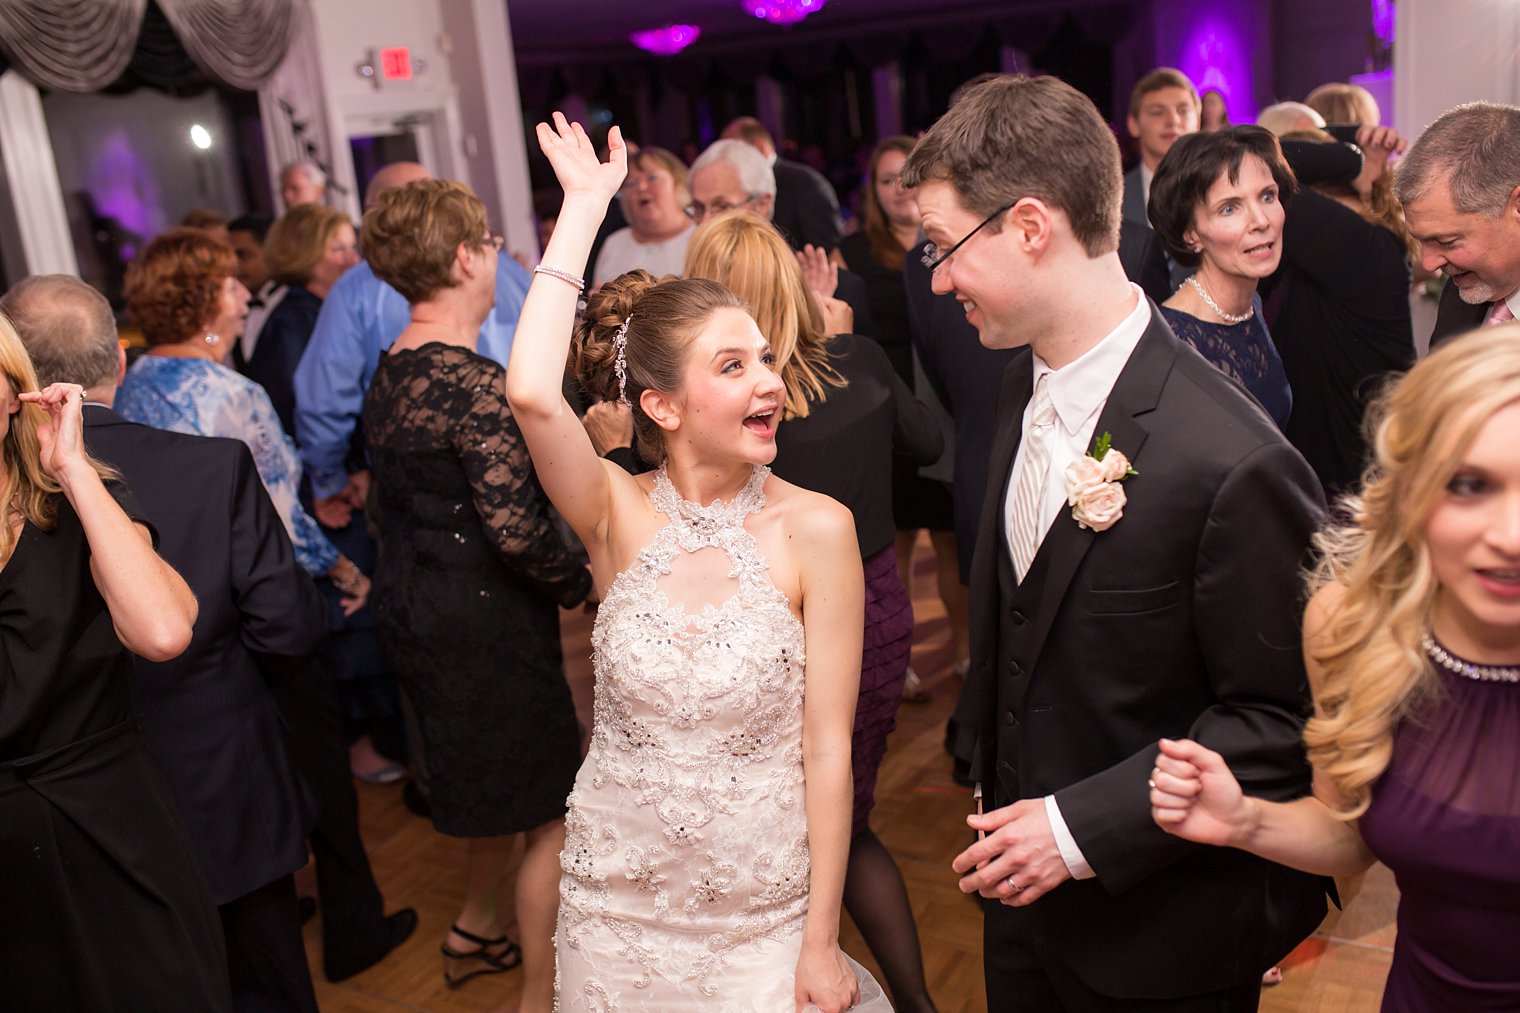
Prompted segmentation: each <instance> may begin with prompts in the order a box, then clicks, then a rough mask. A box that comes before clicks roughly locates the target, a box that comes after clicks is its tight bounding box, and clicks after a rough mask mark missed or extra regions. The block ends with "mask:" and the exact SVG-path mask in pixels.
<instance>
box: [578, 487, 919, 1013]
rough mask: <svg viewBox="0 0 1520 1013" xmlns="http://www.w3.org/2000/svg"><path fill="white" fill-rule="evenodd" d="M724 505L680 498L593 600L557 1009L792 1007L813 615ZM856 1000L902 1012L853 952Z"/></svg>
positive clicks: (625, 1012)
mask: <svg viewBox="0 0 1520 1013" xmlns="http://www.w3.org/2000/svg"><path fill="white" fill-rule="evenodd" d="M769 474H770V469H768V468H763V467H762V468H756V469H755V471H754V474H753V475H752V476H751V477H750V480H749V482H748V483H747V484H746V485H745V486H744V488H743V489H742V490H741V491H740V492H739V494H738V495H737V496H736V497H735V498H734V499H733V500H732V501H731V502H727V503H725V502H722V501H714V502H713V503H712V504H710V505H708V506H699V505H697V504H694V503H689V502H686V501H684V500H682V499H681V498H680V496H679V495H678V494H677V493H676V490H675V487H674V486H673V485H671V483H670V480H669V478H668V477H667V476H666V474H665V471H664V469H663V468H662V469H661V470H660V471H659V472H658V473H656V475H655V480H654V486H653V488H652V489H651V491H650V494H649V495H650V501H651V502H652V503H653V505H654V506H655V508H656V509H657V510H659V511H660V512H661V513H663V514H664V515H665V517H666V521H667V523H666V525H665V526H664V527H663V528H661V529H660V530H659V531H657V532H656V533H655V535H654V537H653V538H652V539H651V540H650V542H649V544H648V545H647V546H645V548H644V549H643V550H642V551H641V552H640V553H639V555H638V558H637V559H636V560H635V561H634V563H633V565H631V566H630V567H629V568H628V569H627V570H624V571H623V572H622V573H620V574H618V576H617V578H616V579H615V580H614V581H613V582H612V587H611V588H610V589H609V590H608V592H607V595H606V598H605V599H604V600H603V602H602V604H601V606H600V608H599V609H598V613H597V619H596V626H595V629H594V631H593V633H592V638H591V642H592V647H593V662H594V665H595V671H596V692H595V704H594V711H593V714H594V717H593V726H592V734H591V749H590V752H589V755H588V756H587V757H586V761H585V763H584V764H583V765H582V766H581V769H580V773H579V775H578V776H577V777H576V782H575V788H574V790H573V791H571V793H570V799H569V814H568V815H567V816H566V818H565V849H564V852H563V853H562V855H561V865H562V867H563V869H564V875H563V877H562V879H561V881H560V915H559V928H558V932H557V934H556V938H555V948H556V953H557V960H558V965H557V969H556V993H557V995H558V1008H559V1009H560V1010H563V1011H570V1010H589V1011H597V1013H610V1011H614V1010H616V1011H619V1013H633V1011H640V1013H654V1011H659V1013H680V1011H685V1010H690V1011H697V1010H701V1011H704V1013H793V1011H794V1010H795V1005H794V1003H793V986H794V971H795V969H796V963H797V956H798V953H799V951H800V948H801V942H802V929H803V923H804V919H805V918H806V915H807V904H808V875H809V869H810V862H809V852H808V839H807V806H806V793H805V786H804V783H803V771H802V700H803V674H804V665H805V661H806V656H805V652H804V640H803V627H802V623H801V621H800V620H798V618H797V616H796V615H794V614H793V613H792V610H791V608H790V605H789V603H788V601H787V598H786V595H785V594H783V593H782V592H781V590H780V589H779V588H777V587H776V585H775V584H773V583H772V582H771V579H770V576H769V574H768V568H767V564H766V561H765V558H764V556H763V555H762V554H761V552H760V549H759V546H758V544H757V543H756V541H755V538H754V536H753V535H751V534H750V533H749V531H748V530H747V529H746V528H745V520H746V519H747V518H748V517H749V516H750V515H751V514H753V513H755V512H756V511H759V510H761V509H763V508H764V506H765V493H764V487H765V482H766V478H767V477H768V476H769ZM855 972H856V974H857V975H858V976H859V979H860V987H861V1002H860V1003H859V1004H857V1006H856V1010H890V1009H891V1007H890V1005H889V1004H888V1003H887V1001H886V999H885V997H884V996H883V995H882V992H881V988H880V986H879V985H877V984H876V982H875V981H874V980H872V979H871V977H870V974H869V973H868V972H867V971H866V970H865V969H864V968H862V967H860V966H859V965H855Z"/></svg>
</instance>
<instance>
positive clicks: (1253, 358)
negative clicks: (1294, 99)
mask: <svg viewBox="0 0 1520 1013" xmlns="http://www.w3.org/2000/svg"><path fill="white" fill-rule="evenodd" d="M1293 186H1294V181H1293V170H1291V169H1289V168H1288V164H1287V163H1286V162H1285V161H1283V156H1282V149H1281V148H1280V147H1279V146H1278V143H1277V138H1275V137H1273V136H1272V134H1271V133H1270V132H1269V131H1267V130H1264V129H1262V128H1261V127H1253V126H1244V127H1225V128H1224V129H1222V130H1218V131H1215V132H1213V133H1207V134H1203V133H1200V134H1190V135H1188V136H1187V137H1184V138H1182V139H1181V140H1179V141H1178V142H1177V143H1176V144H1174V145H1172V149H1171V150H1170V151H1168V152H1167V153H1166V157H1165V158H1163V159H1162V160H1161V164H1160V165H1159V166H1157V167H1156V177H1155V179H1153V180H1152V181H1151V202H1150V212H1149V213H1150V219H1151V224H1152V225H1153V226H1155V228H1156V234H1157V235H1158V236H1160V237H1161V242H1162V244H1163V245H1164V246H1165V247H1166V251H1167V253H1169V254H1170V255H1171V256H1172V259H1174V260H1175V261H1176V262H1177V263H1179V264H1182V265H1183V266H1185V267H1194V268H1196V269H1197V270H1196V271H1195V272H1194V273H1193V274H1191V275H1189V276H1188V278H1187V280H1186V281H1185V282H1183V284H1182V287H1181V288H1179V289H1178V290H1177V292H1176V293H1175V294H1174V295H1173V296H1172V297H1171V298H1170V299H1168V300H1167V301H1166V303H1165V304H1164V305H1163V306H1162V307H1161V315H1162V316H1163V317H1165V318H1166V322H1167V323H1168V324H1170V325H1171V328H1172V330H1173V331H1174V332H1175V333H1176V335H1177V337H1179V338H1181V339H1182V340H1183V341H1185V342H1187V343H1188V344H1190V345H1192V346H1193V347H1194V348H1196V349H1197V350H1198V352H1199V354H1201V355H1202V356H1203V357H1204V358H1205V359H1208V360H1209V362H1211V363H1213V364H1214V365H1215V366H1216V367H1217V368H1218V369H1219V370H1220V371H1221V372H1223V373H1224V374H1225V375H1226V376H1228V377H1230V378H1231V379H1232V380H1234V381H1235V382H1236V383H1239V384H1240V385H1241V386H1242V387H1244V388H1245V389H1246V390H1247V391H1249V392H1250V393H1251V395H1252V396H1253V397H1255V398H1256V400H1257V401H1259V402H1260V403H1261V406H1262V407H1263V408H1265V409H1266V410H1267V414H1268V415H1270V416H1272V421H1273V422H1276V423H1277V428H1279V429H1283V428H1285V427H1286V426H1287V424H1288V414H1289V412H1290V411H1291V410H1292V407H1293V393H1292V391H1291V390H1289V388H1288V376H1287V374H1286V373H1285V372H1284V371H1283V364H1282V359H1281V358H1279V357H1278V354H1277V349H1276V347H1274V346H1273V344H1272V336H1271V335H1270V334H1268V333H1267V325H1266V322H1265V321H1263V320H1262V317H1261V297H1260V296H1258V295H1257V294H1256V286H1257V284H1258V283H1259V282H1260V281H1261V280H1262V279H1263V278H1266V277H1267V276H1268V275H1270V274H1271V273H1272V272H1273V271H1275V270H1277V265H1278V262H1279V261H1280V260H1281V259H1282V231H1283V201H1284V199H1286V197H1287V196H1288V195H1289V194H1290V193H1291V192H1292V190H1293Z"/></svg>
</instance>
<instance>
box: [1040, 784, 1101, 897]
mask: <svg viewBox="0 0 1520 1013" xmlns="http://www.w3.org/2000/svg"><path fill="white" fill-rule="evenodd" d="M1045 817H1046V818H1047V819H1049V820H1050V832H1051V833H1052V834H1054V835H1055V838H1056V847H1057V848H1059V849H1060V850H1061V861H1063V862H1065V863H1066V871H1067V872H1069V873H1071V878H1072V879H1096V878H1097V875H1098V874H1097V873H1096V872H1093V870H1092V866H1090V865H1088V864H1087V859H1086V858H1084V857H1082V849H1081V848H1079V847H1077V839H1076V838H1075V837H1073V836H1071V831H1070V830H1069V829H1067V826H1066V820H1065V818H1064V817H1062V815H1061V807H1060V806H1058V805H1056V797H1055V796H1054V795H1046V796H1045Z"/></svg>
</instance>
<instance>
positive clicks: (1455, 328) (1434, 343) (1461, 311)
mask: <svg viewBox="0 0 1520 1013" xmlns="http://www.w3.org/2000/svg"><path fill="white" fill-rule="evenodd" d="M1493 308H1494V304H1493V303H1489V302H1481V303H1470V302H1463V301H1462V296H1461V294H1460V293H1459V291H1458V290H1457V286H1455V285H1453V284H1452V283H1451V282H1449V281H1448V282H1447V283H1446V287H1445V288H1443V289H1442V290H1441V301H1440V302H1439V303H1437V304H1436V325H1435V327H1434V328H1432V330H1431V332H1430V350H1431V351H1432V352H1434V351H1435V350H1436V349H1437V348H1439V347H1441V346H1442V345H1443V344H1445V343H1446V342H1447V341H1449V340H1451V339H1452V338H1454V337H1456V336H1457V335H1459V334H1466V333H1467V332H1468V331H1470V330H1473V329H1474V328H1477V327H1482V326H1483V322H1484V321H1485V320H1487V319H1488V313H1489V311H1490V310H1492V309H1493Z"/></svg>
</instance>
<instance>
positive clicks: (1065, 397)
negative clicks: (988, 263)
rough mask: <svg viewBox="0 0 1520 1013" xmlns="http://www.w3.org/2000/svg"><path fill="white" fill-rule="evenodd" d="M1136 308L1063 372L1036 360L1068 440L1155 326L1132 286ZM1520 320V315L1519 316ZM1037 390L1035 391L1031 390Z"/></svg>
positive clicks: (1037, 375)
mask: <svg viewBox="0 0 1520 1013" xmlns="http://www.w3.org/2000/svg"><path fill="white" fill-rule="evenodd" d="M1129 287H1130V290H1131V291H1132V292H1133V294H1134V299H1135V308H1134V309H1132V310H1130V313H1129V315H1128V316H1127V317H1125V318H1124V319H1123V320H1121V321H1119V326H1117V327H1115V328H1114V329H1113V330H1112V331H1109V332H1108V334H1107V335H1105V336H1104V337H1103V340H1101V341H1099V342H1098V343H1097V344H1096V345H1094V346H1093V347H1091V348H1089V349H1088V350H1087V351H1086V352H1084V353H1082V355H1081V356H1079V357H1078V358H1076V359H1075V360H1073V361H1071V362H1069V363H1067V364H1066V365H1065V366H1063V367H1061V368H1060V369H1051V368H1050V366H1048V365H1046V363H1045V362H1044V360H1042V359H1041V358H1040V357H1039V356H1038V355H1036V356H1034V377H1033V381H1034V383H1039V382H1040V377H1041V376H1045V375H1049V377H1050V379H1049V380H1047V381H1046V384H1047V386H1048V388H1049V390H1050V400H1051V403H1052V404H1053V405H1054V406H1055V409H1056V416H1057V417H1058V418H1059V419H1060V422H1061V428H1062V429H1064V430H1066V435H1067V436H1069V437H1070V436H1076V435H1077V434H1078V433H1079V432H1081V431H1082V428H1083V426H1084V424H1085V423H1087V422H1088V421H1089V420H1090V419H1092V418H1093V417H1094V416H1096V415H1097V413H1098V411H1099V410H1100V409H1102V407H1103V405H1104V404H1106V403H1107V401H1108V395H1109V393H1110V392H1111V391H1112V390H1113V389H1114V383H1115V382H1116V381H1117V380H1118V379H1119V374H1120V373H1122V372H1123V371H1124V365H1125V363H1127V362H1129V357H1130V355H1132V354H1133V353H1134V351H1135V346H1136V345H1138V344H1140V337H1141V335H1143V334H1144V333H1145V329H1146V328H1147V327H1149V326H1150V323H1151V304H1150V300H1148V299H1147V298H1146V297H1145V293H1144V292H1142V291H1141V290H1140V287H1139V286H1138V285H1135V284H1134V283H1133V282H1132V283H1130V286H1129ZM1517 316H1520V314H1517ZM1031 389H1033V388H1031Z"/></svg>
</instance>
